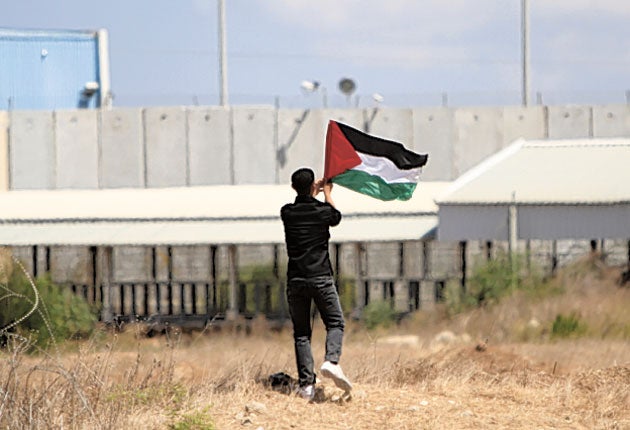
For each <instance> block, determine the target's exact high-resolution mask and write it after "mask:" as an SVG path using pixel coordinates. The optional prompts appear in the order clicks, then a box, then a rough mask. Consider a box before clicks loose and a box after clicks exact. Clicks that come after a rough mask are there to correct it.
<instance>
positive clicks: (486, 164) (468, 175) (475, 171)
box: [434, 138, 527, 205]
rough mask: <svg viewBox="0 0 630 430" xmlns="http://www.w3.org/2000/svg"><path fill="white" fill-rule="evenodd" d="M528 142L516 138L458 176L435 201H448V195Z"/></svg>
mask: <svg viewBox="0 0 630 430" xmlns="http://www.w3.org/2000/svg"><path fill="white" fill-rule="evenodd" d="M526 143H527V141H526V140H525V139H523V138H519V139H517V140H515V141H514V142H513V143H512V144H511V145H509V146H507V147H506V148H504V149H502V150H501V151H499V152H497V153H496V154H493V155H491V156H489V157H488V158H486V159H485V160H483V161H482V162H481V163H479V164H477V165H476V166H474V167H473V168H471V169H470V170H468V171H466V172H465V173H464V174H463V175H461V176H460V177H459V178H457V179H456V180H455V181H454V182H453V183H452V184H451V185H450V186H449V187H448V188H447V189H446V191H444V193H443V194H441V195H440V196H438V197H436V198H435V199H434V202H435V203H436V204H438V205H440V204H442V203H445V202H448V196H450V195H451V194H453V193H455V192H456V191H458V190H459V189H460V188H463V187H464V186H466V185H468V184H469V183H470V182H472V181H474V180H475V179H477V178H478V177H479V176H481V175H482V174H483V173H484V172H485V171H487V170H488V169H489V168H491V167H493V166H495V165H497V164H499V163H500V162H502V161H503V160H506V159H508V158H510V157H511V156H513V155H514V154H516V153H517V152H518V151H519V150H520V149H521V148H522V147H523V146H524V145H525V144H526Z"/></svg>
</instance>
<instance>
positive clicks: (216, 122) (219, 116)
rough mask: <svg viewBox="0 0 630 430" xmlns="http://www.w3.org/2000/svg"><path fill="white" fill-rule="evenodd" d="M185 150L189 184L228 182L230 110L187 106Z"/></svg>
mask: <svg viewBox="0 0 630 430" xmlns="http://www.w3.org/2000/svg"><path fill="white" fill-rule="evenodd" d="M187 121H188V150H189V151H190V154H189V164H190V185H217V184H218V185H223V184H230V183H231V182H232V173H231V170H230V169H231V167H230V166H232V149H231V145H232V133H231V129H230V128H231V125H230V111H229V109H224V108H189V109H188V111H187Z"/></svg>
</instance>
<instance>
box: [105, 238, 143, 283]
mask: <svg viewBox="0 0 630 430" xmlns="http://www.w3.org/2000/svg"><path fill="white" fill-rule="evenodd" d="M112 266H113V273H112V275H113V276H112V278H113V279H112V280H113V281H114V282H149V281H151V280H152V279H151V278H152V273H151V272H152V261H151V248H149V247H144V246H115V247H114V248H113V252H112Z"/></svg>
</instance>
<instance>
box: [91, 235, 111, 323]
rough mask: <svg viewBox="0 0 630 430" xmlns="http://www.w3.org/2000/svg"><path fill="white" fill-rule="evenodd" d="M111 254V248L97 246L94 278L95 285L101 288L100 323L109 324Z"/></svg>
mask: <svg viewBox="0 0 630 430" xmlns="http://www.w3.org/2000/svg"><path fill="white" fill-rule="evenodd" d="M112 253H113V249H112V247H111V246H106V247H101V246H99V247H98V248H97V249H96V259H97V265H96V267H97V273H96V277H95V278H96V282H97V285H100V286H101V288H102V297H101V300H102V308H101V321H103V322H104V323H109V322H111V321H112V319H113V315H112V299H111V294H112V289H111V282H112V275H113V267H112V261H113V259H112Z"/></svg>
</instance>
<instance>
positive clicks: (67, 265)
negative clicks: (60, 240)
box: [50, 246, 92, 285]
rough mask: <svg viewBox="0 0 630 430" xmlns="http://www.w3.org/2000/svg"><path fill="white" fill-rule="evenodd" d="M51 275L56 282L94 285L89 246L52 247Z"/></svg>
mask: <svg viewBox="0 0 630 430" xmlns="http://www.w3.org/2000/svg"><path fill="white" fill-rule="evenodd" d="M50 275H51V277H52V280H53V281H54V282H59V283H65V282H70V283H74V284H84V285H90V284H92V259H91V255H90V249H89V248H88V247H87V246H52V247H50Z"/></svg>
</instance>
